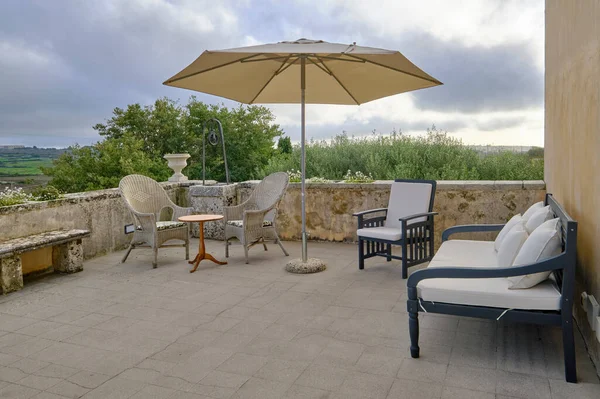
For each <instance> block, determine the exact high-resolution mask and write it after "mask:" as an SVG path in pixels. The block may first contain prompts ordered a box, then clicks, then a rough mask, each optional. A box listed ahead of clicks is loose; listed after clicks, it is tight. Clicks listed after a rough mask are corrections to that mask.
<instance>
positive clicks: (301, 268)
mask: <svg viewBox="0 0 600 399" xmlns="http://www.w3.org/2000/svg"><path fill="white" fill-rule="evenodd" d="M326 268H327V266H326V265H325V262H323V261H322V260H321V259H317V258H308V259H307V260H306V262H302V259H300V258H299V259H292V260H291V261H289V262H288V263H287V264H286V265H285V270H286V271H288V272H290V273H297V274H308V273H318V272H322V271H323V270H325V269H326Z"/></svg>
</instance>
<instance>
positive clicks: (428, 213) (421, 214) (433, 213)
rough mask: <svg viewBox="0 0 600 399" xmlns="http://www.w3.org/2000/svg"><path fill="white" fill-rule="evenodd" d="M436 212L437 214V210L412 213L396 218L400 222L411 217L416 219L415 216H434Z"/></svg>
mask: <svg viewBox="0 0 600 399" xmlns="http://www.w3.org/2000/svg"><path fill="white" fill-rule="evenodd" d="M437 214H438V213H437V212H423V213H415V214H414V215H409V216H404V217H402V218H400V219H398V220H400V222H407V221H409V220H412V219H417V218H422V217H430V216H435V215H437Z"/></svg>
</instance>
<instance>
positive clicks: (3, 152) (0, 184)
mask: <svg viewBox="0 0 600 399" xmlns="http://www.w3.org/2000/svg"><path fill="white" fill-rule="evenodd" d="M63 152H65V150H64V149H57V148H37V147H24V146H0V189H3V188H5V187H13V186H14V187H34V186H39V185H43V184H45V183H47V182H48V181H49V180H50V178H49V177H47V176H44V174H43V173H42V170H41V168H42V167H50V166H52V160H54V159H56V158H58V157H59V156H60V154H62V153H63Z"/></svg>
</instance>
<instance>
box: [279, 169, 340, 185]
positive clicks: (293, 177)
mask: <svg viewBox="0 0 600 399" xmlns="http://www.w3.org/2000/svg"><path fill="white" fill-rule="evenodd" d="M286 173H287V174H288V176H289V177H290V183H300V182H301V181H302V172H300V171H299V170H293V169H292V170H288V171H287V172H286ZM306 181H307V182H308V183H330V182H331V180H328V179H326V178H324V177H319V176H314V177H311V178H308V179H306Z"/></svg>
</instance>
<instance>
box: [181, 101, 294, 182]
mask: <svg viewBox="0 0 600 399" xmlns="http://www.w3.org/2000/svg"><path fill="white" fill-rule="evenodd" d="M186 108H187V113H188V117H187V119H186V123H187V127H186V129H187V130H188V131H193V132H195V137H196V145H195V146H193V148H192V149H190V151H189V152H190V154H191V155H192V162H190V166H189V167H188V168H187V169H186V171H187V172H188V174H189V176H190V177H192V178H201V177H202V135H201V130H202V129H201V127H202V126H203V125H204V123H205V122H206V121H208V120H209V119H211V118H217V119H219V121H221V124H222V125H223V134H224V136H225V147H226V150H227V164H228V166H229V173H230V176H231V180H232V181H244V180H249V179H256V178H260V177H261V170H262V169H263V168H264V167H265V166H266V165H267V164H268V163H269V160H270V159H271V157H273V155H274V154H275V153H276V151H275V149H274V147H273V145H274V140H275V138H277V137H279V136H281V135H282V134H283V131H282V130H281V128H280V127H279V125H276V124H274V123H273V122H274V120H275V116H274V115H273V113H272V112H271V110H269V109H268V108H266V107H263V106H256V105H251V106H243V105H240V106H239V107H237V108H231V109H230V108H227V107H225V106H224V105H214V104H211V105H209V104H205V103H203V102H200V101H198V100H196V98H195V97H192V98H191V99H190V101H189V103H188V104H187V107H186ZM222 152H223V150H222V148H221V144H220V143H219V144H218V145H217V146H214V147H213V146H211V145H209V144H208V143H207V144H206V178H207V179H213V180H218V181H224V180H225V167H224V165H223V154H222Z"/></svg>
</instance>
